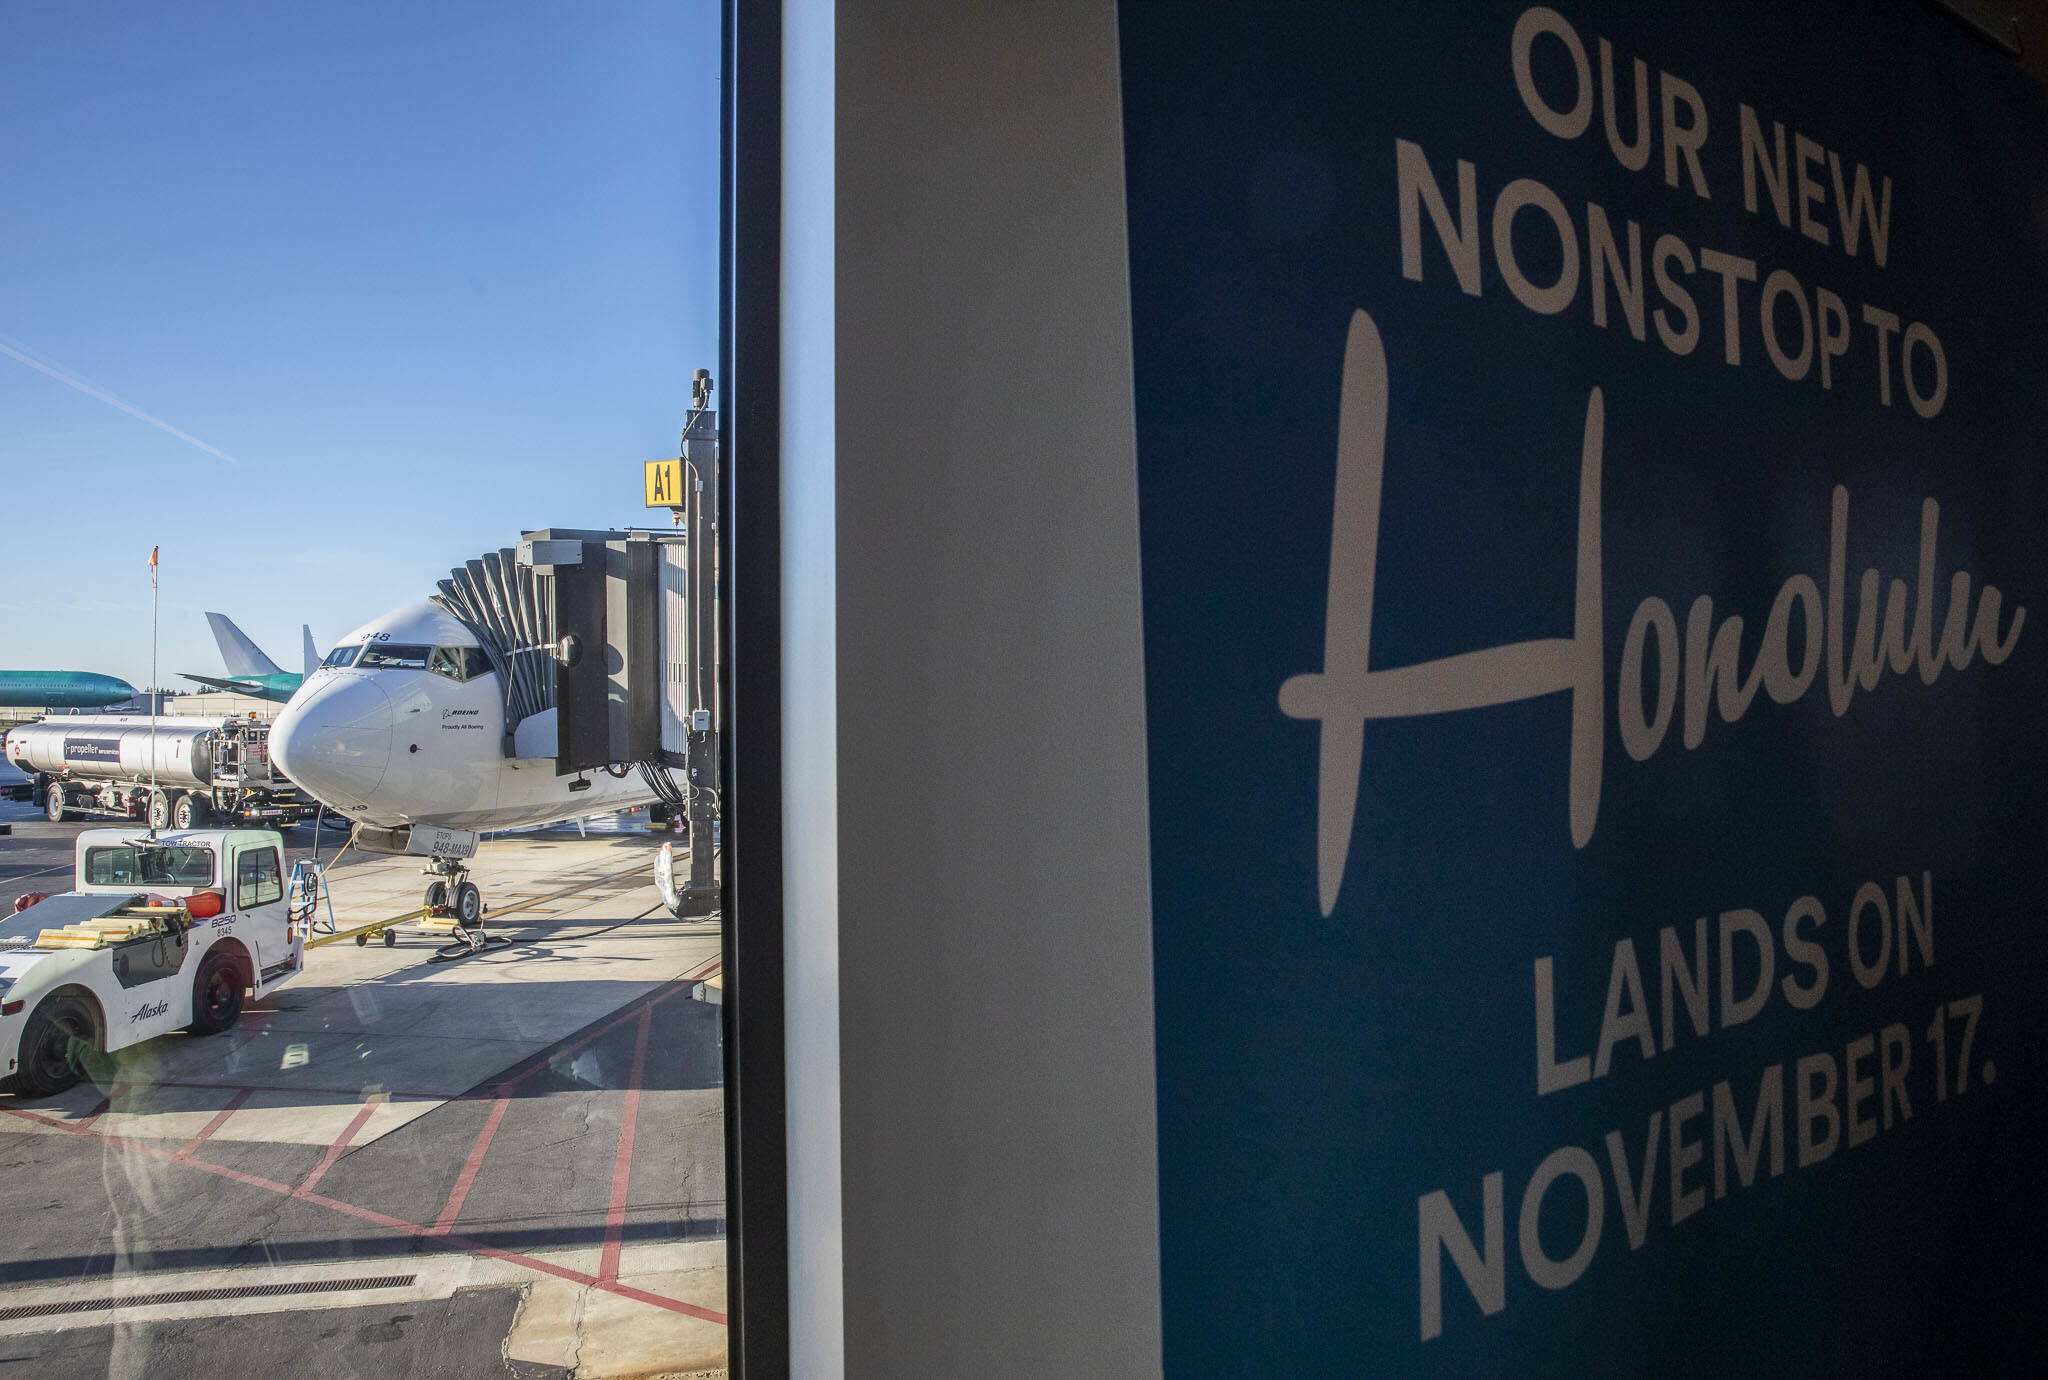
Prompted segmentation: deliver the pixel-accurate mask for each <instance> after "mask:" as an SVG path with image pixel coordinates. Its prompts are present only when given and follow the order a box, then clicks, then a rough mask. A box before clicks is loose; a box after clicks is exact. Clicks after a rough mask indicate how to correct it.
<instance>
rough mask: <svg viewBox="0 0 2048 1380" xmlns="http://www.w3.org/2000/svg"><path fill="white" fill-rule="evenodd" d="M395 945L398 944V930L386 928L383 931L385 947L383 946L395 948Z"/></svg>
mask: <svg viewBox="0 0 2048 1380" xmlns="http://www.w3.org/2000/svg"><path fill="white" fill-rule="evenodd" d="M397 946H398V931H396V930H386V931H384V947H385V948H387V949H392V948H396V947H397Z"/></svg>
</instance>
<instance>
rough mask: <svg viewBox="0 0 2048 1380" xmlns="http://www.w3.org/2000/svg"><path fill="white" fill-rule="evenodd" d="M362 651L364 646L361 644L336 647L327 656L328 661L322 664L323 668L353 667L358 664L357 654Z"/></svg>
mask: <svg viewBox="0 0 2048 1380" xmlns="http://www.w3.org/2000/svg"><path fill="white" fill-rule="evenodd" d="M362 650H363V647H362V644H361V643H359V642H358V643H352V644H350V645H349V646H346V647H336V648H335V649H334V650H333V651H331V652H329V653H328V654H327V659H326V660H325V661H323V662H321V663H320V664H321V665H322V666H353V665H355V663H356V655H357V653H359V652H361V651H362Z"/></svg>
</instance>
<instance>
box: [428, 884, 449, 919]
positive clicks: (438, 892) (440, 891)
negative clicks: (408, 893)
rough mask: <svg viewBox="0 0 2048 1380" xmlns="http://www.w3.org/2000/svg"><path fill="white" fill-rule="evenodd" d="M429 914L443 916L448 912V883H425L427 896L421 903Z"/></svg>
mask: <svg viewBox="0 0 2048 1380" xmlns="http://www.w3.org/2000/svg"><path fill="white" fill-rule="evenodd" d="M422 904H423V905H425V906H426V908H427V910H428V912H429V913H431V914H434V915H445V914H447V912H448V883H446V882H442V881H433V882H428V883H427V895H426V898H425V900H424V901H423V902H422Z"/></svg>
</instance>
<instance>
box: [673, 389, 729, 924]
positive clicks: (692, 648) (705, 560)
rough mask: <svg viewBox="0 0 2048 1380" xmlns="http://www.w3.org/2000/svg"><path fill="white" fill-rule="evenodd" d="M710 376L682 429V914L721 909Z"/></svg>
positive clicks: (714, 438) (714, 439)
mask: <svg viewBox="0 0 2048 1380" xmlns="http://www.w3.org/2000/svg"><path fill="white" fill-rule="evenodd" d="M711 388H712V384H711V376H710V375H709V374H708V373H707V372H706V371H704V370H702V369H700V370H698V371H697V377H696V379H695V381H694V385H693V389H692V394H693V395H692V397H691V400H690V401H691V412H690V417H689V421H688V422H687V423H686V424H685V426H684V429H683V442H682V451H683V460H684V480H683V483H684V525H683V530H684V532H685V533H686V534H687V536H686V537H685V541H686V543H687V545H686V546H685V548H684V571H685V581H686V586H685V592H684V596H683V598H684V606H685V616H686V617H687V618H688V619H689V622H690V635H689V638H688V640H687V643H686V651H685V655H684V675H685V677H686V680H687V684H688V687H689V693H688V696H687V699H688V702H689V705H690V710H691V716H690V725H689V738H688V744H689V746H688V750H687V754H686V756H687V761H686V763H685V766H684V773H685V775H686V776H687V777H688V779H689V783H690V792H689V794H690V800H689V821H690V875H689V880H688V881H687V882H686V883H685V884H684V885H683V887H682V888H680V890H681V893H682V914H684V915H709V914H711V913H713V912H714V911H716V910H717V909H718V908H719V898H718V880H717V871H716V853H717V851H718V843H719V840H718V838H717V834H718V832H719V815H720V811H719V808H718V801H719V774H718V729H719V713H718V710H719V705H718V561H717V553H718V537H717V532H718V483H719V474H718V417H717V414H716V413H714V412H712V411H711V410H710V403H711Z"/></svg>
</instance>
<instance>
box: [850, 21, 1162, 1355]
mask: <svg viewBox="0 0 2048 1380" xmlns="http://www.w3.org/2000/svg"><path fill="white" fill-rule="evenodd" d="M836 41H837V74H838V78H837V79H838V126H837V147H838V157H837V203H838V213H837V259H838V279H837V328H836V338H837V346H838V348H837V370H838V426H837V462H836V463H837V489H836V492H837V503H838V515H837V531H838V568H837V588H838V596H837V597H838V616H839V640H838V654H839V656H838V664H839V672H838V676H839V682H838V684H839V695H838V710H839V737H838V753H839V793H840V810H839V814H840V835H839V841H840V858H839V883H840V886H839V917H840V955H839V960H840V1034H841V1077H842V1085H841V1096H842V1118H843V1120H842V1153H843V1186H844V1194H845V1200H844V1213H845V1216H844V1230H845V1237H844V1250H845V1256H844V1258H845V1272H846V1273H845V1278H846V1292H845V1304H846V1314H845V1326H846V1333H845V1337H846V1357H847V1372H848V1373H849V1374H853V1375H861V1376H907V1375H919V1376H951V1375H975V1376H985V1375H1034V1376H1040V1375H1062V1376H1078V1375H1115V1376H1130V1375H1141V1374H1146V1373H1150V1372H1155V1371H1157V1370H1158V1368H1159V1335H1158V1330H1159V1323H1158V1317H1159V1315H1158V1262H1157V1249H1158V1248H1157V1239H1158V1238H1157V1183H1156V1146H1155V1140H1154V1135H1155V1133H1154V1121H1155V1119H1154V1092H1153V1064H1152V1002H1151V949H1150V915H1149V889H1148V882H1147V870H1146V869H1147V861H1146V820H1145V786H1144V766H1145V763H1144V720H1143V683H1142V662H1141V647H1140V622H1139V601H1138V544H1137V506H1136V479H1135V455H1134V450H1133V440H1132V420H1131V381H1130V358H1129V356H1130V322H1129V294H1128V286H1127V282H1126V273H1125V250H1124V226H1123V169H1122V143H1121V137H1120V117H1119V108H1118V83H1117V62H1116V25H1115V14H1114V9H1113V7H1112V6H1111V5H1109V4H1107V3H1102V2H1101V0H1089V2H1087V3H1082V2H1080V0H1064V2H1063V3H1058V4H1051V3H1047V4H1034V5H1029V6H1019V5H1011V4H985V3H983V4H973V3H970V4H962V3H934V2H931V0H923V2H920V3H905V0H858V2H856V3H843V4H841V5H840V6H839V10H838V22H837V36H836Z"/></svg>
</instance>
